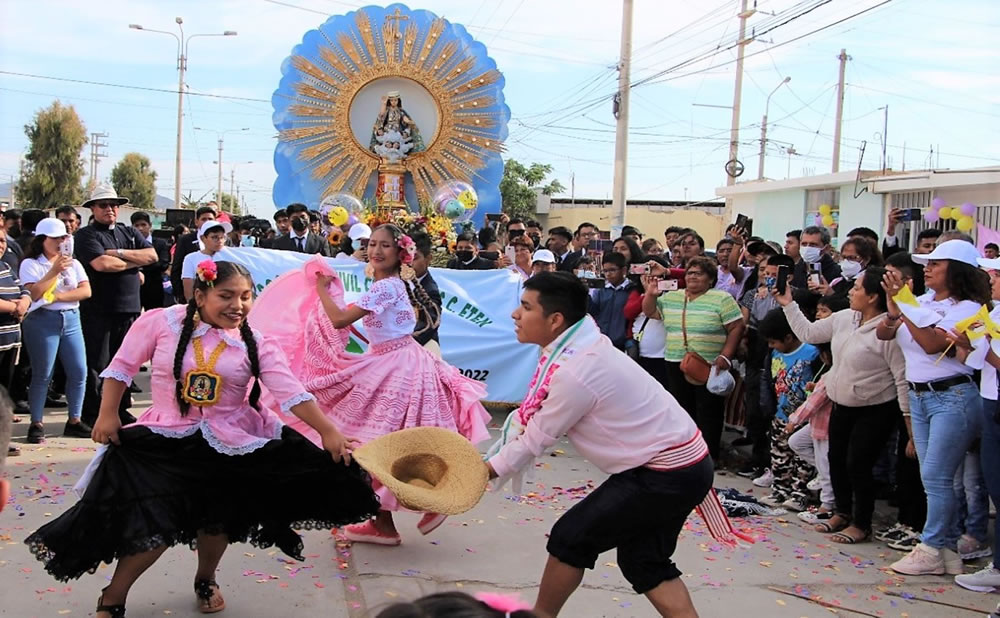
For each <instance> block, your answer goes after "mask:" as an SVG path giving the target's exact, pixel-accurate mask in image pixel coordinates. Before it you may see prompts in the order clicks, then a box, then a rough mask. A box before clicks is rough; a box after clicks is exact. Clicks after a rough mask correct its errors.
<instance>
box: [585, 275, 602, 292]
mask: <svg viewBox="0 0 1000 618" xmlns="http://www.w3.org/2000/svg"><path fill="white" fill-rule="evenodd" d="M581 281H583V282H584V283H585V284H586V285H587V287H588V288H598V289H600V288H603V287H604V278H603V277H591V278H589V279H581Z"/></svg>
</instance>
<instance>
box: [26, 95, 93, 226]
mask: <svg viewBox="0 0 1000 618" xmlns="http://www.w3.org/2000/svg"><path fill="white" fill-rule="evenodd" d="M24 134H25V135H26V136H27V137H28V153H27V154H26V155H25V156H24V158H25V166H24V172H23V173H22V174H21V177H20V178H19V179H18V181H17V200H18V202H20V205H21V206H23V207H24V208H52V207H55V206H59V205H61V204H79V203H80V201H81V198H82V196H83V187H82V185H81V179H82V178H83V159H82V158H81V156H80V155H81V152H82V151H83V147H84V146H86V145H87V128H86V127H84V126H83V122H82V121H81V120H80V117H79V116H77V115H76V110H75V109H74V108H73V106H72V105H63V104H62V103H60V102H59V101H55V102H53V103H52V105H50V106H49V107H47V108H45V109H42V110H39V111H38V112H37V113H36V114H35V119H34V122H32V124H28V125H25V126H24Z"/></svg>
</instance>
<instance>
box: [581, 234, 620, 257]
mask: <svg viewBox="0 0 1000 618" xmlns="http://www.w3.org/2000/svg"><path fill="white" fill-rule="evenodd" d="M613 245H614V243H613V242H611V241H610V240H605V239H603V238H595V239H594V240H592V241H590V243H589V244H587V251H590V252H591V253H599V254H601V255H603V254H605V253H607V252H608V251H611V247H612V246H613Z"/></svg>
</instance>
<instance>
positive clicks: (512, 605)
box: [474, 592, 531, 616]
mask: <svg viewBox="0 0 1000 618" xmlns="http://www.w3.org/2000/svg"><path fill="white" fill-rule="evenodd" d="M474 597H475V599H476V600H477V601H479V602H480V603H484V604H486V605H488V606H489V607H490V608H492V609H495V610H497V611H500V612H507V615H508V616H510V615H511V614H512V613H513V612H517V611H521V610H529V609H531V605H528V604H527V603H525V602H524V601H522V600H521V599H518V598H517V597H514V596H507V595H505V594H497V593H495V592H479V593H477V594H475V595H474Z"/></svg>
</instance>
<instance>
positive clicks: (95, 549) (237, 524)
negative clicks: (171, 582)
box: [25, 426, 379, 581]
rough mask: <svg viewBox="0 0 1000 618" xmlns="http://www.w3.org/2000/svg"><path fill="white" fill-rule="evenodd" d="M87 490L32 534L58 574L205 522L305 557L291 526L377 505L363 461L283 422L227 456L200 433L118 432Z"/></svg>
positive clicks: (188, 534) (332, 520)
mask: <svg viewBox="0 0 1000 618" xmlns="http://www.w3.org/2000/svg"><path fill="white" fill-rule="evenodd" d="M118 435H119V437H120V440H121V445H120V446H115V445H112V446H111V447H110V448H109V449H108V451H107V453H105V456H104V459H103V461H101V462H100V464H99V466H98V467H97V470H96V471H95V473H94V477H93V479H92V480H91V482H90V484H89V485H88V486H87V489H86V491H85V493H84V496H83V498H82V499H81V500H80V501H79V502H77V504H76V505H74V506H73V507H72V508H71V509H69V510H68V511H66V512H65V513H63V514H62V515H61V516H60V517H59V518H58V519H56V520H55V521H52V522H50V523H48V524H46V525H44V526H42V527H41V528H39V529H38V530H37V531H36V532H34V533H33V534H32V535H31V536H29V537H28V538H27V539H26V540H25V543H26V544H28V546H29V547H30V549H31V552H32V553H33V554H34V555H35V557H36V558H38V560H40V561H42V562H43V563H44V564H45V570H46V571H48V572H49V574H51V575H52V576H53V577H55V578H56V579H58V580H60V581H67V580H70V579H76V578H78V577H80V576H81V575H83V574H84V573H87V572H90V573H93V572H94V571H95V570H96V569H97V567H98V566H99V565H100V563H101V562H106V563H109V564H110V563H111V562H113V561H114V560H115V559H117V558H120V557H122V556H127V555H131V554H137V553H141V552H144V551H148V550H151V549H155V548H157V547H161V546H164V545H166V546H172V545H176V544H178V543H183V544H187V545H192V546H193V543H194V541H195V540H196V538H197V536H198V533H199V531H203V532H207V533H209V534H225V535H226V536H227V537H228V538H229V542H230V543H244V542H249V543H251V544H253V545H255V546H257V547H270V546H272V545H276V546H277V547H278V548H279V549H281V551H283V552H284V553H285V554H287V555H289V556H291V557H292V558H295V559H296V560H303V559H304V558H303V557H302V549H303V545H302V539H301V538H300V537H299V535H298V534H296V533H295V532H294V530H293V529H306V530H311V529H330V528H333V527H337V526H342V525H345V524H350V523H355V522H359V521H364V520H365V519H367V518H368V517H370V516H372V515H374V514H375V513H376V512H377V511H378V508H379V502H378V498H377V497H376V495H375V493H374V492H373V491H372V489H371V482H370V479H369V477H368V475H367V473H365V472H364V470H362V469H361V468H359V467H358V464H357V463H356V462H353V461H352V462H351V465H350V466H345V465H343V463H335V462H334V461H333V459H332V458H331V457H330V454H329V453H328V452H326V451H325V450H323V449H321V448H319V447H317V446H316V445H315V444H313V443H312V442H310V441H309V440H307V439H306V438H304V437H303V436H302V435H301V434H299V433H297V432H296V431H294V430H293V429H290V428H288V427H285V428H283V429H282V431H281V439H280V440H272V441H270V442H268V443H267V444H266V445H264V446H263V447H261V448H259V449H257V450H255V451H253V452H252V453H248V454H246V455H224V454H222V453H219V452H218V451H216V450H214V449H213V448H212V447H211V446H209V444H208V442H206V441H205V438H204V437H203V436H202V434H201V432H200V431H199V432H196V433H194V434H193V435H191V436H188V437H186V438H166V437H163V436H160V435H158V434H155V433H153V432H152V431H150V430H149V429H147V428H146V427H141V426H136V427H127V428H125V429H122V430H121V431H120V432H119V434H118Z"/></svg>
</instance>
